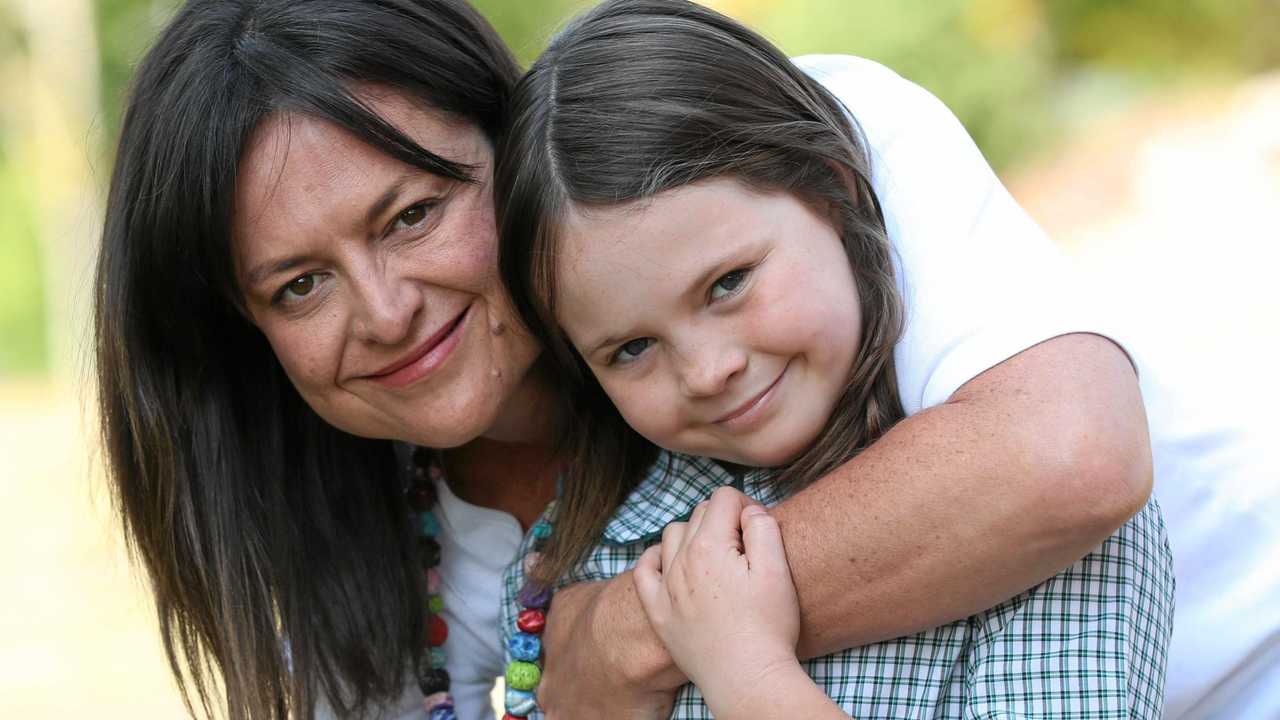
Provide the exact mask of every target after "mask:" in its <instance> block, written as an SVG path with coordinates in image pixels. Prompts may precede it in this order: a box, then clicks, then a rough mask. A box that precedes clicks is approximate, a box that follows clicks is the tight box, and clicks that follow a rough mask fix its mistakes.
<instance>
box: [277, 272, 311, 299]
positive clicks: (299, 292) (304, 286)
mask: <svg viewBox="0 0 1280 720" xmlns="http://www.w3.org/2000/svg"><path fill="white" fill-rule="evenodd" d="M315 289H316V274H315V273H307V274H306V275H299V276H298V277H296V278H294V279H292V280H290V281H289V282H288V284H286V285H285V286H284V287H282V288H280V292H278V293H276V300H277V301H283V302H286V303H288V302H296V301H298V300H301V299H302V298H304V297H306V296H308V295H310V294H311V291H313V290H315Z"/></svg>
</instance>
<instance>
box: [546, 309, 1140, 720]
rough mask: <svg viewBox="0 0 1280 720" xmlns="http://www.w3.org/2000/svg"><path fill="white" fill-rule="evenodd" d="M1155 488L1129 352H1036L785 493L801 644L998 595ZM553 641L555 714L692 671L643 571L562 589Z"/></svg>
mask: <svg viewBox="0 0 1280 720" xmlns="http://www.w3.org/2000/svg"><path fill="white" fill-rule="evenodd" d="M1150 491H1151V452H1150V445H1149V440H1148V437H1147V427H1146V414H1145V411H1144V410H1143V406H1142V399H1141V396H1140V394H1139V391H1138V385H1137V378H1136V376H1135V374H1134V371H1133V368H1132V366H1131V365H1130V364H1129V361H1128V358H1127V357H1126V356H1125V354H1124V353H1123V351H1121V350H1120V349H1119V348H1118V347H1116V346H1115V345H1114V344H1112V343H1111V342H1110V341H1108V340H1106V339H1104V338H1101V337H1098V336H1095V335H1087V334H1075V335H1065V336H1062V337H1058V338H1055V339H1052V340H1049V341H1047V342H1044V343H1041V344H1040V345H1037V346H1035V347H1033V348H1030V349H1028V350H1025V351H1023V352H1021V353H1019V354H1018V355H1016V356H1014V357H1012V358H1010V359H1008V360H1006V361H1005V362H1003V363H1001V364H999V365H997V366H995V367H993V368H991V369H989V370H987V371H986V372H984V373H982V374H981V375H979V376H978V377H976V378H974V379H973V380H970V381H969V382H968V383H966V384H965V385H963V386H962V387H961V388H960V389H959V390H957V391H956V392H955V393H954V394H953V395H952V397H951V398H950V399H949V400H948V401H947V402H946V403H943V404H942V405H939V406H937V407H934V408H931V409H928V410H925V411H923V412H920V413H917V414H916V415H914V416H912V417H910V418H908V419H906V420H904V421H903V422H901V423H900V424H899V425H898V426H896V427H895V428H894V429H893V430H892V431H890V432H889V433H888V434H886V435H885V436H884V437H883V438H881V439H880V440H879V441H878V442H876V443H875V444H874V445H873V446H872V447H871V448H868V449H867V450H866V451H865V452H863V453H862V454H861V455H859V456H858V457H856V458H854V459H853V460H851V461H849V462H848V463H846V464H845V465H844V466H842V467H841V468H840V469H839V470H837V471H835V472H833V473H831V474H830V475H828V476H826V477H824V478H822V479H820V480H818V481H817V482H815V483H814V484H813V485H811V486H810V487H808V488H806V489H805V490H804V491H802V492H800V493H797V494H796V495H794V496H792V497H791V498H789V499H787V501H786V502H784V503H782V504H781V505H779V506H778V507H777V508H775V509H774V511H773V514H774V516H775V517H776V518H777V519H778V522H779V524H780V525H781V527H782V532H783V538H784V541H785V545H786V550H787V558H788V562H789V563H790V566H791V572H792V576H793V577H794V579H795V583H796V589H797V593H798V596H799V601H800V612H801V633H800V646H799V652H800V654H801V655H802V656H804V657H814V656H818V655H823V654H827V653H830V652H833V651H835V650H840V649H843V648H848V647H855V646H858V645H862V644H866V643H870V642H876V641H879V640H885V639H889V638H893V637H898V636H901V635H904V634H909V633H912V632H917V631H920V630H924V629H926V628H930V627H934V626H936V625H939V624H942V623H946V622H951V621H953V620H956V619H958V618H961V617H964V616H967V615H970V614H973V613H975V612H978V611H980V610H984V609H986V608H988V607H991V606H992V605H995V604H997V603H999V602H1001V601H1003V600H1005V599H1007V598H1009V597H1012V596H1013V595H1016V594H1017V593H1019V592H1021V591H1022V590H1025V589H1026V588H1029V587H1031V586H1033V585H1035V584H1037V583H1039V582H1041V581H1043V580H1044V579H1046V578H1048V577H1050V576H1051V575H1053V574H1055V573H1057V572H1058V571H1059V570H1061V569H1063V568H1064V567H1066V566H1067V565H1070V564H1071V563H1072V562H1074V561H1075V560H1077V559H1079V558H1080V557H1082V556H1084V555H1085V554H1087V553H1088V552H1089V550H1091V549H1092V548H1094V547H1095V546H1097V545H1098V544H1100V543H1101V542H1102V541H1103V540H1104V539H1105V538H1106V537H1107V536H1109V535H1110V534H1111V533H1112V532H1114V531H1115V529H1116V528H1118V527H1119V526H1120V525H1121V524H1123V523H1124V521H1125V520H1126V519H1128V518H1129V517H1130V516H1131V515H1132V514H1133V513H1134V512H1136V511H1137V510H1138V509H1139V508H1140V507H1141V506H1142V504H1143V503H1144V502H1145V501H1146V499H1147V497H1148V496H1149V494H1150ZM545 639H546V650H547V657H548V664H547V674H546V677H545V679H544V681H543V685H542V686H541V687H540V688H539V699H540V701H541V702H543V704H544V707H546V708H548V710H549V711H551V712H552V713H553V714H554V713H555V712H556V711H557V710H558V711H559V712H565V711H566V710H568V709H572V710H574V711H575V712H578V711H583V710H586V709H588V708H594V707H599V708H602V709H608V708H613V709H614V710H616V709H617V708H618V707H619V700H620V699H622V698H631V699H630V700H627V701H626V702H624V703H623V705H625V706H626V707H628V708H632V709H635V708H641V707H649V706H647V705H646V704H645V702H646V699H648V700H649V701H652V700H653V699H654V698H663V697H665V698H666V700H665V702H667V703H669V702H670V696H669V694H667V695H663V693H662V691H663V690H667V691H668V692H669V691H670V690H671V689H674V688H675V687H677V686H679V685H680V684H681V683H683V682H684V676H683V675H682V674H681V673H680V672H679V670H678V669H676V668H675V666H674V664H673V663H672V662H671V659H670V657H669V656H668V655H667V652H666V650H665V649H664V648H663V646H662V644H661V642H660V641H659V640H658V638H657V636H656V635H655V634H654V633H653V631H652V629H651V628H650V627H649V625H648V622H647V621H646V619H645V615H644V613H643V611H642V609H641V605H640V602H639V599H638V598H637V596H636V593H635V588H634V583H633V582H632V579H631V574H630V573H626V574H624V575H621V576H619V577H617V578H614V579H613V580H610V581H606V582H601V583H591V584H584V585H583V586H580V587H574V588H567V589H565V590H562V591H561V592H560V593H558V594H557V596H556V601H555V605H554V607H553V609H552V612H551V616H550V618H549V621H548V626H547V634H546V638H545ZM661 712H662V710H661V708H660V707H658V706H657V705H656V704H654V705H652V707H651V711H641V710H634V711H633V712H632V714H629V715H626V716H628V717H651V716H652V717H658V716H660V715H661ZM575 716H576V715H575Z"/></svg>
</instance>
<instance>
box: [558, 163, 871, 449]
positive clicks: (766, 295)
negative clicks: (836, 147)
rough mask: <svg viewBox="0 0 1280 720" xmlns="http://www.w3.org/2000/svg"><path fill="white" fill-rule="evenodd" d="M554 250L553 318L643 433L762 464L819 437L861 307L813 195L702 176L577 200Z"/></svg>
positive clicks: (843, 377) (668, 444)
mask: <svg viewBox="0 0 1280 720" xmlns="http://www.w3.org/2000/svg"><path fill="white" fill-rule="evenodd" d="M560 248H561V252H560V253H559V255H558V260H557V262H558V266H557V268H556V271H557V278H558V279H557V293H558V295H557V303H558V308H557V312H558V318H557V319H558V320H559V322H560V323H561V325H562V327H563V328H564V330H565V331H566V333H567V334H568V336H569V338H570V339H571V340H572V342H573V344H574V345H575V346H576V347H577V349H578V351H579V352H580V353H581V354H582V357H583V358H585V359H586V361H587V363H588V365H590V367H591V369H592V371H593V372H594V373H595V376H596V378H597V379H598V380H599V382H600V384H601V386H602V387H603V388H604V390H605V392H607V393H608V394H609V397H610V398H611V399H612V400H613V402H614V404H615V405H617V407H618V410H619V411H620V412H621V413H622V416H623V417H624V418H625V419H626V421H627V422H628V423H629V424H630V425H631V426H632V427H633V428H635V429H636V430H637V431H638V432H639V433H640V434H642V435H644V436H645V437H646V438H648V439H649V440H650V441H652V442H653V443H655V444H657V445H659V446H662V447H665V448H668V449H671V450H676V451H679V452H684V453H690V454H694V455H706V456H710V457H714V458H718V459H721V460H726V461H729V462H734V463H738V464H742V465H751V466H765V467H767V466H775V465H780V464H782V463H785V462H787V461H789V460H792V459H794V458H795V457H796V456H797V455H799V454H800V453H801V452H802V451H804V450H805V449H806V448H807V447H808V446H809V445H810V444H811V443H812V442H813V441H814V440H815V439H816V438H817V436H818V434H819V432H820V431H821V430H822V429H823V427H824V426H825V424H826V422H827V420H828V418H830V416H831V414H832V411H833V410H834V409H835V404H836V401H837V399H838V398H839V397H840V395H841V393H842V391H843V390H844V387H845V384H846V383H847V381H848V378H849V375H850V372H851V370H852V366H853V360H854V356H855V355H856V353H857V349H858V343H859V336H860V328H861V316H860V308H859V304H858V294H857V288H856V286H855V284H854V279H853V272H852V270H851V269H850V267H849V260H848V257H847V256H846V255H845V252H844V249H843V248H842V246H841V244H840V241H839V238H838V236H837V234H836V231H835V230H834V229H833V228H832V226H831V224H830V223H829V222H828V221H827V220H826V219H825V218H823V217H821V216H820V215H819V214H817V213H816V212H814V210H812V209H811V208H810V207H809V206H807V205H805V204H804V203H802V202H800V201H799V200H797V199H796V198H795V197H793V196H791V195H789V194H786V193H759V192H756V191H753V190H751V189H749V188H747V187H746V186H745V185H742V184H741V183H739V182H737V181H735V180H732V179H724V178H718V179H712V180H706V181H702V182H698V183H694V184H691V185H687V186H685V187H681V188H677V189H674V190H669V191H667V192H664V193H660V194H659V195H657V196H655V197H653V198H651V199H649V200H646V201H642V202H636V203H629V204H626V205H621V206H614V207H609V208H605V209H594V208H578V209H577V210H575V212H574V213H573V214H572V216H571V217H570V218H569V220H568V221H567V222H566V223H565V225H564V227H563V228H562V233H561V240H560Z"/></svg>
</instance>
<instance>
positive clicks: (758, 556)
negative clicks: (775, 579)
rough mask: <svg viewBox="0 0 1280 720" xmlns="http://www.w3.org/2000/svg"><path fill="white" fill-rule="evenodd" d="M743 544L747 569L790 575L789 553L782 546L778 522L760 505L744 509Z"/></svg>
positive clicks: (742, 516) (742, 517)
mask: <svg viewBox="0 0 1280 720" xmlns="http://www.w3.org/2000/svg"><path fill="white" fill-rule="evenodd" d="M741 520H742V543H743V545H744V546H745V548H746V554H747V567H749V568H751V569H752V570H754V571H766V572H783V573H787V574H788V575H789V574H790V572H791V567H790V566H789V565H788V564H787V553H786V550H785V548H784V547H783V545H782V530H781V529H780V528H779V527H778V521H777V520H775V519H774V517H773V516H772V515H770V514H769V511H768V510H765V509H764V508H763V507H762V506H760V505H748V506H746V507H745V508H743V509H742V515H741Z"/></svg>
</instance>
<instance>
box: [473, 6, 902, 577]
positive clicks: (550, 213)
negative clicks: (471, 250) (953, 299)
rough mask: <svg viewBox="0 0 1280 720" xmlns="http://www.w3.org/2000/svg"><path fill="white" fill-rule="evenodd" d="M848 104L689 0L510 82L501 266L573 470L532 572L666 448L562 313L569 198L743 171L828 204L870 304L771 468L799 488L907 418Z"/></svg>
mask: <svg viewBox="0 0 1280 720" xmlns="http://www.w3.org/2000/svg"><path fill="white" fill-rule="evenodd" d="M864 145H865V143H864V142H863V140H862V138H861V135H860V133H859V131H858V130H857V128H856V126H855V125H854V123H853V121H852V120H851V119H850V117H849V115H848V113H847V111H846V110H845V108H844V107H843V105H841V103H840V102H839V101H838V100H837V99H836V98H834V97H833V96H832V95H831V94H830V93H828V92H827V91H826V90H825V89H824V88H823V87H822V86H821V85H820V84H819V83H818V82H816V81H814V80H813V79H811V78H810V77H808V76H807V75H805V74H804V73H803V72H802V71H800V70H799V69H798V68H796V67H795V65H793V64H792V63H791V62H790V60H788V59H787V57H786V56H785V55H783V54H782V53H781V51H779V50H778V49H777V48H776V47H774V46H773V45H772V44H770V43H769V42H768V41H767V40H765V39H764V38H762V37H760V36H759V35H757V34H755V33H754V32H752V31H751V30H749V29H747V28H745V27H743V26H742V25H741V24H739V23H737V22H735V21H733V20H731V19H729V18H726V17H724V16H723V15H720V14H718V13H716V12H714V11H712V10H709V9H707V8H704V7H701V6H699V5H696V4H694V3H691V2H684V1H682V0H614V1H612V2H605V3H602V4H601V5H599V6H597V7H595V8H594V9H592V10H589V11H587V12H586V13H585V14H583V15H582V16H580V17H579V18H577V19H576V20H574V21H573V22H572V23H570V24H569V25H568V26H567V27H566V28H565V29H564V30H563V31H561V32H560V33H559V34H558V35H557V36H556V37H555V38H554V39H553V40H552V42H551V44H550V47H549V48H548V49H547V50H546V51H545V52H544V53H543V55H542V56H541V57H540V58H538V60H537V61H536V62H535V63H534V65H533V67H532V68H531V69H530V70H529V72H528V73H527V74H526V75H525V77H524V78H523V79H522V80H521V82H520V84H519V85H518V86H517V88H516V92H515V94H514V95H513V96H512V104H511V109H510V117H509V124H508V128H507V130H506V131H505V132H504V136H503V138H502V140H501V141H500V143H499V148H500V149H499V159H498V164H497V169H496V177H495V197H496V198H497V202H498V212H499V224H500V231H501V237H502V246H501V252H500V263H501V267H502V272H503V276H504V279H505V281H506V283H507V286H508V288H509V290H510V291H511V294H512V296H513V298H514V301H515V303H516V306H517V308H518V309H519V311H520V313H521V316H522V318H523V320H524V322H525V324H526V325H528V326H529V328H530V330H531V331H533V333H534V334H535V335H536V336H537V337H538V339H539V340H540V341H542V343H543V344H544V347H545V348H546V350H547V353H548V355H549V357H550V359H551V361H552V363H553V364H554V365H555V366H556V367H557V369H558V374H559V375H560V376H561V378H560V382H562V388H563V391H564V397H565V398H566V401H567V402H568V404H569V407H568V409H567V413H568V415H569V417H570V422H569V423H568V427H569V437H568V438H567V447H568V451H567V452H568V454H569V457H570V462H569V468H568V470H567V472H566V476H565V480H564V486H563V493H562V496H561V499H560V503H559V506H558V510H557V518H556V533H555V536H554V537H553V539H552V541H551V542H550V543H549V545H548V547H547V549H546V552H545V553H544V554H543V560H542V561H541V562H540V564H539V567H538V568H537V569H536V570H535V575H536V576H537V577H539V578H540V579H541V580H543V581H546V582H555V581H556V580H558V579H559V578H561V577H562V576H563V575H564V573H565V572H566V571H567V570H568V569H570V568H571V567H572V565H573V564H574V563H576V562H577V561H578V560H579V559H580V558H581V556H582V554H583V553H584V552H585V551H586V550H587V549H588V548H590V547H591V546H592V545H594V544H595V543H596V541H597V539H598V538H599V536H600V533H601V532H602V531H603V528H604V525H605V523H606V522H607V520H608V518H609V516H610V514H611V513H612V511H613V510H614V508H616V507H617V505H618V504H619V503H620V502H621V501H622V500H624V499H625V498H626V495H627V493H628V492H630V490H632V489H633V488H634V487H635V485H636V483H637V482H638V481H639V479H640V478H641V474H642V473H643V472H644V471H645V469H646V468H647V467H648V466H649V464H650V462H651V461H652V460H653V458H654V456H655V448H654V447H653V446H652V445H651V444H649V443H648V442H647V441H645V440H644V439H643V438H642V437H640V435H639V434H638V433H636V432H635V431H633V430H631V429H630V428H629V427H628V426H627V424H626V423H625V422H624V421H623V419H622V417H621V415H619V413H618V412H617V410H616V409H615V408H614V406H613V404H612V403H611V402H610V401H609V399H608V397H607V396H606V395H605V393H604V391H603V390H602V389H601V388H600V386H599V384H598V383H597V382H596V381H595V378H594V377H593V376H592V374H591V372H590V370H589V369H588V368H587V366H586V364H585V363H584V362H583V361H582V359H581V358H580V357H579V355H578V354H577V352H576V351H575V350H574V348H573V346H572V344H571V343H570V342H569V341H568V338H567V337H566V336H565V334H564V333H563V332H562V331H561V330H560V329H559V327H558V325H557V323H556V319H555V318H556V273H555V269H556V248H557V242H558V239H559V238H558V232H559V228H560V226H561V224H562V222H563V220H564V219H565V217H566V214H567V213H569V212H571V211H572V210H573V209H574V208H575V207H578V208H590V207H593V206H594V207H602V206H603V207H607V206H611V205H616V204H619V203H625V202H630V201H634V200H642V199H644V198H649V197H651V196H653V195H655V194H657V193H660V192H663V191H664V190H669V189H672V188H678V187H680V186H682V185H687V184H689V183H693V182H697V181H699V180H704V179H708V178H715V177H725V176H728V177H733V178H735V179H737V180H738V181H741V182H742V183H744V184H746V185H747V186H748V187H752V188H755V189H758V190H762V191H784V192H788V193H792V194H793V195H795V196H796V197H797V198H799V199H801V200H802V201H804V202H806V203H808V204H810V206H811V207H813V208H815V209H816V210H818V211H819V212H820V213H822V215H823V216H824V217H829V218H831V222H832V225H833V226H834V227H835V228H836V230H837V231H838V233H839V235H840V237H841V240H842V242H843V244H844V248H845V251H846V253H847V254H848V256H849V262H850V265H851V266H852V268H853V272H854V277H855V278H856V280H857V286H858V291H859V295H860V298H859V299H860V301H861V304H862V310H863V312H862V318H863V327H862V346H861V347H860V348H859V350H858V353H857V356H856V358H855V360H854V367H853V371H852V373H851V376H850V378H849V381H848V385H847V386H846V388H845V390H844V394H843V396H842V397H841V399H840V402H839V403H838V406H837V410H836V412H835V414H834V415H833V417H832V418H831V419H830V420H829V422H828V424H827V426H826V428H825V430H824V431H823V433H822V434H821V436H820V437H819V438H818V439H817V441H816V442H815V443H814V445H813V446H812V447H811V448H810V449H809V450H807V451H806V452H804V453H803V454H802V455H801V456H800V457H799V458H797V459H796V460H794V461H793V462H791V463H789V464H788V465H787V466H785V467H782V468H777V469H776V470H775V472H774V475H773V481H774V482H775V483H776V484H777V486H778V488H779V490H780V491H782V492H790V491H793V490H795V489H797V488H798V487H800V486H801V485H803V484H804V483H807V482H809V481H811V480H813V479H815V478H817V477H820V476H821V475H823V474H824V473H826V472H828V471H830V470H832V469H834V468H835V467H837V466H839V465H840V464H842V463H843V462H845V461H846V460H848V459H849V458H850V457H852V456H853V455H854V454H856V453H857V452H859V451H860V450H861V449H862V448H864V447H866V446H867V445H868V444H870V443H871V442H872V441H873V440H875V439H876V438H878V437H879V436H880V435H882V434H883V433H884V432H885V431H886V430H888V428H889V427H890V426H891V425H892V424H893V423H894V422H896V421H897V420H899V419H900V418H901V417H902V416H903V411H902V406H901V403H900V401H899V398H898V391H897V381H896V378H895V375H894V370H893V346H894V343H896V342H897V339H898V337H899V335H900V333H901V325H902V310H901V302H900V299H899V297H898V294H897V290H896V285H895V280H894V272H893V264H892V250H891V248H890V245H889V241H888V239H887V237H886V234H885V228H884V220H883V217H882V215H881V212H880V206H879V203H878V201H877V200H876V197H875V194H874V193H873V192H872V189H871V173H870V161H869V159H868V157H867V153H866V150H865V147H864Z"/></svg>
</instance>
